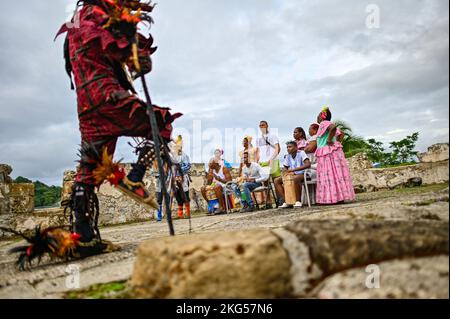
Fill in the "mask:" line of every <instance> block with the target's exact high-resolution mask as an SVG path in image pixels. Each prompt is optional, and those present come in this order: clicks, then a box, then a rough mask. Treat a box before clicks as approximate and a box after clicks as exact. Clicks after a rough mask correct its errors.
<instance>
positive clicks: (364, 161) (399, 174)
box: [348, 144, 449, 192]
mask: <svg viewBox="0 0 450 319" xmlns="http://www.w3.org/2000/svg"><path fill="white" fill-rule="evenodd" d="M419 158H420V159H421V162H420V163H418V164H416V165H410V166H401V167H394V168H372V163H371V162H370V160H369V159H368V158H367V155H366V154H358V155H355V156H353V157H351V158H350V159H349V160H348V162H349V167H350V171H351V175H352V179H353V185H354V186H355V189H356V190H357V191H358V192H366V191H369V192H370V191H377V190H381V189H395V188H401V187H405V186H408V185H416V184H417V183H418V184H423V185H431V184H440V183H448V181H449V153H448V144H436V145H433V146H431V147H430V148H429V149H428V152H426V153H423V154H420V155H419Z"/></svg>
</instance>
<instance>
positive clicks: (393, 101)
mask: <svg viewBox="0 0 450 319" xmlns="http://www.w3.org/2000/svg"><path fill="white" fill-rule="evenodd" d="M1 1H4V0H1ZM73 3H74V1H73V0H71V1H69V0H57V1H55V0H52V1H42V0H28V1H26V2H18V3H11V2H8V10H2V11H1V12H0V163H8V164H10V165H12V166H13V168H14V172H13V176H14V177H16V176H18V175H22V176H26V177H28V178H31V179H33V180H36V179H39V180H41V181H44V182H47V183H50V184H60V183H61V178H62V172H63V171H64V170H66V169H72V168H73V167H74V165H75V163H74V161H75V160H76V153H77V148H78V144H79V143H80V137H79V132H78V123H77V116H76V104H75V103H76V102H75V96H74V93H73V92H72V91H70V88H69V82H68V78H67V76H66V74H65V71H64V61H63V58H62V42H63V41H62V39H60V40H59V41H57V42H53V37H54V35H55V33H56V31H57V30H58V29H59V26H60V25H61V24H62V23H63V22H64V21H66V19H67V18H68V17H69V15H70V10H68V9H71V10H72V9H73V7H74V6H73ZM371 3H375V4H376V5H378V7H379V8H380V14H381V15H380V23H381V24H380V28H378V29H377V28H375V29H369V28H367V27H366V19H367V16H368V13H367V12H366V8H367V6H368V5H369V4H371ZM448 9H449V8H448V1H446V0H396V1H387V0H386V1H385V0H383V1H378V0H371V1H363V0H340V1H337V0H321V1H319V0H318V1H303V0H240V1H237V0H214V1H212V0H190V1H185V0H161V1H159V3H158V6H157V9H156V10H155V12H154V19H155V22H156V24H155V25H153V27H152V34H153V36H154V37H155V40H156V43H157V45H158V46H159V50H158V51H157V53H156V54H155V56H154V72H153V73H152V75H151V78H149V82H150V88H151V91H152V95H153V100H154V103H156V104H159V105H163V106H170V107H172V108H173V109H174V110H175V111H180V112H183V113H185V116H184V117H183V118H182V119H180V120H179V121H178V122H177V125H176V128H177V129H178V130H181V131H182V132H183V131H187V132H190V133H191V134H192V133H193V132H194V126H195V125H197V127H198V126H199V125H201V130H200V132H201V133H202V134H201V135H200V137H199V136H197V137H195V136H193V137H192V141H191V140H189V141H187V142H188V146H189V147H188V148H189V153H191V156H192V157H194V158H198V157H199V154H203V157H206V156H209V155H210V154H211V151H212V149H213V148H215V147H219V146H221V147H225V146H227V148H226V149H227V150H229V149H231V150H233V149H234V148H236V145H234V144H233V145H231V146H230V145H229V144H230V143H228V141H226V140H225V132H226V129H228V130H229V129H243V130H245V129H247V130H250V131H251V129H253V130H255V129H256V128H257V125H258V121H259V120H261V119H267V120H269V121H270V123H271V126H273V127H275V128H277V129H278V132H279V135H280V138H281V140H283V141H285V140H287V139H289V138H290V136H291V131H292V129H293V128H294V127H296V126H303V127H308V125H309V124H310V123H312V122H314V120H315V118H316V116H317V113H318V112H319V111H320V109H321V108H322V106H323V105H330V106H331V108H332V111H333V114H334V118H335V119H341V120H345V121H347V122H348V123H349V124H350V125H351V127H352V128H353V129H354V132H355V133H356V134H358V135H361V136H364V137H374V138H377V139H379V140H381V141H383V142H385V143H388V142H389V141H392V140H396V139H399V138H403V137H404V136H406V135H408V134H411V133H413V132H415V131H418V132H420V133H421V138H420V141H419V143H418V149H419V150H420V151H423V150H425V149H426V147H427V146H429V145H431V144H433V143H436V142H448V140H449V120H448V115H449V114H448V113H449V111H448V102H449V77H448V75H449V64H448V63H449V62H448V59H449V19H448ZM194 121H195V122H194ZM195 123H197V124H195ZM199 123H200V124H199ZM237 132H239V130H238V131H237ZM196 138H197V140H198V141H200V142H201V144H200V142H198V143H196V142H195V141H194V140H195V139H196ZM239 138H240V137H239ZM130 153H131V152H130V148H129V147H127V145H126V140H123V141H121V143H120V145H119V147H118V150H117V154H116V157H117V158H118V159H120V158H125V160H126V161H129V160H132V159H133V157H132V156H130ZM231 157H233V156H231Z"/></svg>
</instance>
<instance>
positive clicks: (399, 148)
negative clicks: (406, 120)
mask: <svg viewBox="0 0 450 319" xmlns="http://www.w3.org/2000/svg"><path fill="white" fill-rule="evenodd" d="M418 140H419V133H417V132H416V133H414V134H412V135H410V136H407V137H405V138H404V139H402V140H400V141H398V142H391V143H390V148H391V149H392V153H391V160H392V164H402V163H408V162H411V161H412V160H413V158H414V157H415V156H417V152H415V151H414V148H415V147H416V143H417V141H418Z"/></svg>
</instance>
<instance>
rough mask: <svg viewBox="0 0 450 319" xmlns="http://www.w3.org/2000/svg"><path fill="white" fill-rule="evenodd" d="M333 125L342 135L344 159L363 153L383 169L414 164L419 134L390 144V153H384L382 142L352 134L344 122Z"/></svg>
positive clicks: (336, 122)
mask: <svg viewBox="0 0 450 319" xmlns="http://www.w3.org/2000/svg"><path fill="white" fill-rule="evenodd" d="M335 125H336V127H338V128H339V129H340V130H341V131H342V133H344V140H343V142H342V145H343V147H344V153H345V156H346V157H352V156H354V155H356V154H358V153H363V152H364V153H366V154H367V156H368V158H369V159H370V160H371V161H372V162H374V163H380V164H381V165H382V166H383V167H393V166H400V165H412V164H415V162H414V160H415V156H417V152H416V151H414V149H415V147H416V143H417V141H418V140H419V133H414V134H412V135H410V136H407V137H405V138H404V139H402V140H400V141H394V142H391V143H390V144H389V145H390V146H389V147H390V149H391V150H392V151H391V152H386V151H385V149H384V146H383V143H382V142H379V141H377V140H375V139H373V138H372V139H368V140H365V139H364V138H362V137H360V136H357V135H355V134H353V130H352V128H351V127H350V126H349V125H348V124H347V123H346V122H344V121H335Z"/></svg>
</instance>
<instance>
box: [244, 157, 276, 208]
mask: <svg viewBox="0 0 450 319" xmlns="http://www.w3.org/2000/svg"><path fill="white" fill-rule="evenodd" d="M243 160H244V163H243V164H244V165H243V167H242V176H241V180H242V182H243V184H242V189H243V191H244V194H245V197H244V196H242V192H241V190H240V189H239V188H237V189H236V195H237V196H238V197H239V198H240V199H241V203H242V211H241V212H243V213H248V212H252V211H254V210H255V204H254V203H253V200H252V195H251V192H252V191H254V190H255V189H257V188H258V187H261V186H263V182H265V181H267V180H268V179H269V171H268V172H267V173H265V172H264V171H263V169H262V167H261V166H260V165H259V164H258V163H252V162H251V161H250V156H249V153H248V152H244V154H243Z"/></svg>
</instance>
